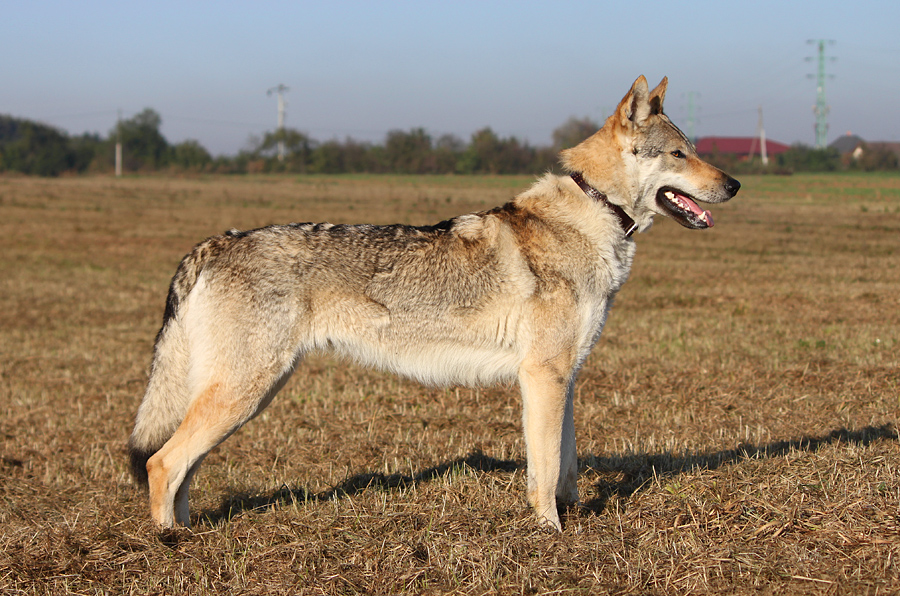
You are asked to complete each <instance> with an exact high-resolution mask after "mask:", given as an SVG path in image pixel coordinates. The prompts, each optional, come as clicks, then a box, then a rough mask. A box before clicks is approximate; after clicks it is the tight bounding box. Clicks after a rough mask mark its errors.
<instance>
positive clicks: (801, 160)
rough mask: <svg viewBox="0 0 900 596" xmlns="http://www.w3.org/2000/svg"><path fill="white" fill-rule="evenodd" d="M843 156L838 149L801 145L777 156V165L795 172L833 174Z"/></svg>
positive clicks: (796, 145)
mask: <svg viewBox="0 0 900 596" xmlns="http://www.w3.org/2000/svg"><path fill="white" fill-rule="evenodd" d="M840 163H841V156H840V153H838V150H837V149H834V148H833V147H828V148H825V149H814V148H812V147H809V146H808V145H803V144H801V143H798V144H795V145H791V148H790V149H788V150H787V151H785V152H784V153H780V154H778V156H777V165H778V167H780V168H786V169H788V170H792V171H795V172H833V171H835V170H837V169H838V167H839V166H840Z"/></svg>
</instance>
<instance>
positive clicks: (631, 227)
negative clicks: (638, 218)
mask: <svg viewBox="0 0 900 596" xmlns="http://www.w3.org/2000/svg"><path fill="white" fill-rule="evenodd" d="M571 176H572V180H574V181H575V184H577V185H578V186H580V187H581V190H583V191H584V194H586V195H587V196H589V197H591V198H592V199H594V200H595V201H599V202H601V203H604V204H605V205H606V206H607V207H609V208H610V209H612V210H613V213H615V214H616V217H618V218H619V225H620V226H622V230H624V232H625V237H626V238H630V237H631V235H632V234H634V232H635V231H636V230H637V227H638V226H637V224H636V223H635V222H634V220H633V219H631V217H629V216H628V214H627V213H625V210H624V209H622V208H621V207H619V206H618V205H616V204H615V203H612V202H610V200H609V199H608V198H606V195H605V194H603V193H602V192H600V191H599V190H597V189H596V188H594V187H593V186H591V185H590V184H588V183H587V182H585V181H584V177H583V176H582V175H581V174H579V173H578V172H575V173H574V174H572V175H571Z"/></svg>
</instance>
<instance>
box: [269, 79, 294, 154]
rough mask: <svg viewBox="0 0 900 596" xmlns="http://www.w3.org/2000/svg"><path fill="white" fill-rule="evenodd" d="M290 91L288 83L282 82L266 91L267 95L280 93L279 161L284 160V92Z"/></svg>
mask: <svg viewBox="0 0 900 596" xmlns="http://www.w3.org/2000/svg"><path fill="white" fill-rule="evenodd" d="M288 91H290V88H289V87H287V86H286V85H283V84H280V83H279V85H278V86H277V87H272V88H271V89H269V90H268V91H266V95H268V96H270V97H271V96H272V93H276V94H277V95H278V134H279V136H280V137H281V140H279V141H278V161H282V162H283V161H284V94H285V93H286V92H288Z"/></svg>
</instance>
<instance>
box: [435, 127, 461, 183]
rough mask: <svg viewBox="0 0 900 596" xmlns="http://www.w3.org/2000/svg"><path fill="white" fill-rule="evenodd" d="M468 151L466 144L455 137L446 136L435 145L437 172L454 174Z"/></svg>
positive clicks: (442, 136)
mask: <svg viewBox="0 0 900 596" xmlns="http://www.w3.org/2000/svg"><path fill="white" fill-rule="evenodd" d="M465 150H466V144H465V143H464V142H463V140H462V139H460V138H459V137H457V136H455V135H451V134H446V135H441V137H440V138H439V139H438V140H437V142H436V143H435V144H434V164H435V170H436V171H437V172H438V173H440V174H452V173H454V172H455V171H456V164H457V162H459V159H460V157H461V156H462V154H463V152H464V151H465Z"/></svg>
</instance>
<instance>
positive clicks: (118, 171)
mask: <svg viewBox="0 0 900 596" xmlns="http://www.w3.org/2000/svg"><path fill="white" fill-rule="evenodd" d="M121 177H122V110H119V113H118V117H117V118H116V178H121Z"/></svg>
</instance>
